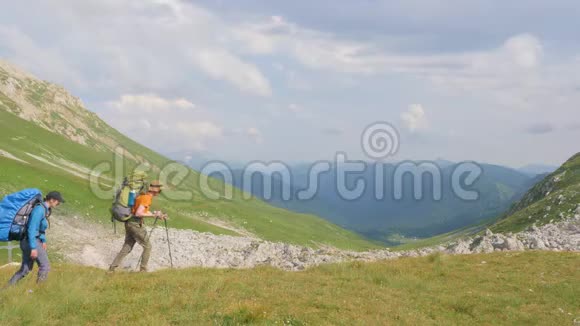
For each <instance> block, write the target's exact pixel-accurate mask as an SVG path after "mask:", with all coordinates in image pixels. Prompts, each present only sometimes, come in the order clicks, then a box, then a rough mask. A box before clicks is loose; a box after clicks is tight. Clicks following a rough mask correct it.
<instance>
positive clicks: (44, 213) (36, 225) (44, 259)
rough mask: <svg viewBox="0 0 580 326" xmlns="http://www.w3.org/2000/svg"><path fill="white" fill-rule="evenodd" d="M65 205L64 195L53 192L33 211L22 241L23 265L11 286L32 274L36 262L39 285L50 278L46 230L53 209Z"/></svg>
mask: <svg viewBox="0 0 580 326" xmlns="http://www.w3.org/2000/svg"><path fill="white" fill-rule="evenodd" d="M62 203H64V199H63V198H62V195H61V194H60V193H59V192H57V191H52V192H50V193H48V194H47V195H46V197H45V198H44V200H43V201H42V202H41V203H39V204H37V205H36V207H34V209H33V210H32V213H31V214H30V217H29V219H28V223H27V224H26V229H25V235H24V237H23V238H22V240H20V249H21V250H22V265H21V266H20V269H19V270H18V271H17V272H16V273H15V274H14V276H12V278H11V279H10V281H9V282H8V283H9V285H14V284H16V283H17V282H18V281H20V280H21V279H23V278H24V277H25V276H26V275H28V273H30V272H31V271H32V269H33V267H34V262H36V263H37V264H38V277H37V279H36V282H37V283H41V282H43V281H45V280H46V278H47V277H48V272H49V271H50V262H49V261H48V254H47V252H46V248H47V245H46V233H45V232H46V229H47V228H48V220H47V218H48V217H49V216H50V212H51V210H52V209H53V208H55V207H57V206H58V205H60V204H62Z"/></svg>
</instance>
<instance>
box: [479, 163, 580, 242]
mask: <svg viewBox="0 0 580 326" xmlns="http://www.w3.org/2000/svg"><path fill="white" fill-rule="evenodd" d="M556 179H559V181H555V180H556ZM548 192H549V194H547V193H548ZM546 194H547V195H546ZM560 196H563V198H564V199H563V200H560V199H559V198H561V197H560ZM578 204H580V153H578V154H576V155H574V156H573V157H571V158H570V159H569V160H568V161H566V162H565V163H564V164H563V165H562V166H561V167H560V168H558V169H557V170H556V171H554V172H553V173H551V174H550V175H548V176H546V177H545V178H544V180H542V181H541V182H539V183H538V184H536V185H535V186H534V187H532V189H530V190H529V191H528V192H527V193H526V194H525V195H524V197H523V198H522V200H520V201H519V202H518V203H516V204H515V205H514V206H513V207H512V208H511V210H510V211H509V212H508V213H506V214H505V215H504V216H503V217H501V218H500V219H499V220H498V221H497V222H496V223H495V224H493V225H492V226H491V227H490V229H491V230H492V231H494V232H517V231H521V230H523V229H525V228H526V227H528V226H530V225H532V224H533V223H536V224H537V225H543V224H546V223H550V221H558V220H561V219H562V217H569V216H573V215H574V214H575V213H574V210H575V209H576V207H577V205H578Z"/></svg>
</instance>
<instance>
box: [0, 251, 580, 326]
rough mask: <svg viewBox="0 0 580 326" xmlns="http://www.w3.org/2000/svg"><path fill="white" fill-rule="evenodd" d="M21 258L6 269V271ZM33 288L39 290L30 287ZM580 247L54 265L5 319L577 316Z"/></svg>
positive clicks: (3, 297) (17, 295) (3, 298)
mask: <svg viewBox="0 0 580 326" xmlns="http://www.w3.org/2000/svg"><path fill="white" fill-rule="evenodd" d="M13 271H14V268H12V269H3V270H0V276H1V277H2V278H3V279H5V280H7V279H8V278H9V277H10V275H11V273H12V272H13ZM29 289H32V290H33V292H31V293H29V291H28V290H29ZM579 293H580V255H579V254H578V253H550V252H526V253H494V254H489V255H468V256H445V255H435V256H429V257H423V258H406V259H399V260H392V261H384V262H377V263H359V262H353V263H345V264H337V265H325V266H320V267H317V268H313V269H310V270H307V271H304V272H283V271H280V270H276V269H272V268H256V269H252V270H230V269H225V270H216V269H200V268H195V269H185V270H165V271H159V272H155V273H150V274H135V273H119V274H115V275H106V274H105V272H104V271H101V270H96V269H91V268H84V267H78V266H71V265H58V266H56V267H55V268H54V269H53V271H52V272H51V275H50V277H49V281H48V282H47V283H46V284H44V285H42V286H37V285H35V284H34V277H29V278H28V279H26V280H24V281H23V282H22V283H21V284H18V285H17V286H16V287H13V288H10V289H8V290H6V291H4V292H2V293H1V294H0V320H2V322H3V323H4V324H7V325H15V324H34V323H39V322H40V321H42V323H43V324H46V325H64V324H69V325H81V324H82V325H96V324H99V325H102V324H107V325H118V324H144V325H212V324H213V325H243V324H255V325H275V324H279V325H284V324H285V325H353V324H356V325H379V324H401V325H431V324H438V325H456V324H463V325H469V324H486V325H496V324H501V325H513V324H519V325H548V324H550V325H572V324H573V320H574V319H575V318H579V317H580V296H579V295H578V294H579Z"/></svg>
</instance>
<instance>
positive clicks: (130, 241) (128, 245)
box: [109, 223, 135, 272]
mask: <svg viewBox="0 0 580 326" xmlns="http://www.w3.org/2000/svg"><path fill="white" fill-rule="evenodd" d="M129 224H130V223H125V243H123V247H122V248H121V251H120V252H119V253H118V254H117V257H115V260H113V263H112V264H111V266H110V267H109V271H111V272H112V271H114V270H115V269H117V267H119V265H121V262H123V259H125V257H127V255H128V254H129V253H130V252H131V250H133V246H135V238H134V237H133V232H132V229H131V228H130V226H129Z"/></svg>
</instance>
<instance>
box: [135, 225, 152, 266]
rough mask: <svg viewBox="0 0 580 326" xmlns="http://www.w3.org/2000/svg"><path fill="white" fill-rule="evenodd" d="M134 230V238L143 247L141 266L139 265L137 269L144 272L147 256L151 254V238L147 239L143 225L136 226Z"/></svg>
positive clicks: (147, 260) (147, 261)
mask: <svg viewBox="0 0 580 326" xmlns="http://www.w3.org/2000/svg"><path fill="white" fill-rule="evenodd" d="M134 232H135V233H134V234H135V240H136V241H137V243H139V245H141V246H142V247H143V254H142V255H141V266H140V267H139V270H140V271H141V272H146V271H147V264H148V263H149V257H150V256H151V248H152V247H151V239H149V237H148V236H147V231H146V230H145V227H138V226H137V227H136V229H135V230H134Z"/></svg>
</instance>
